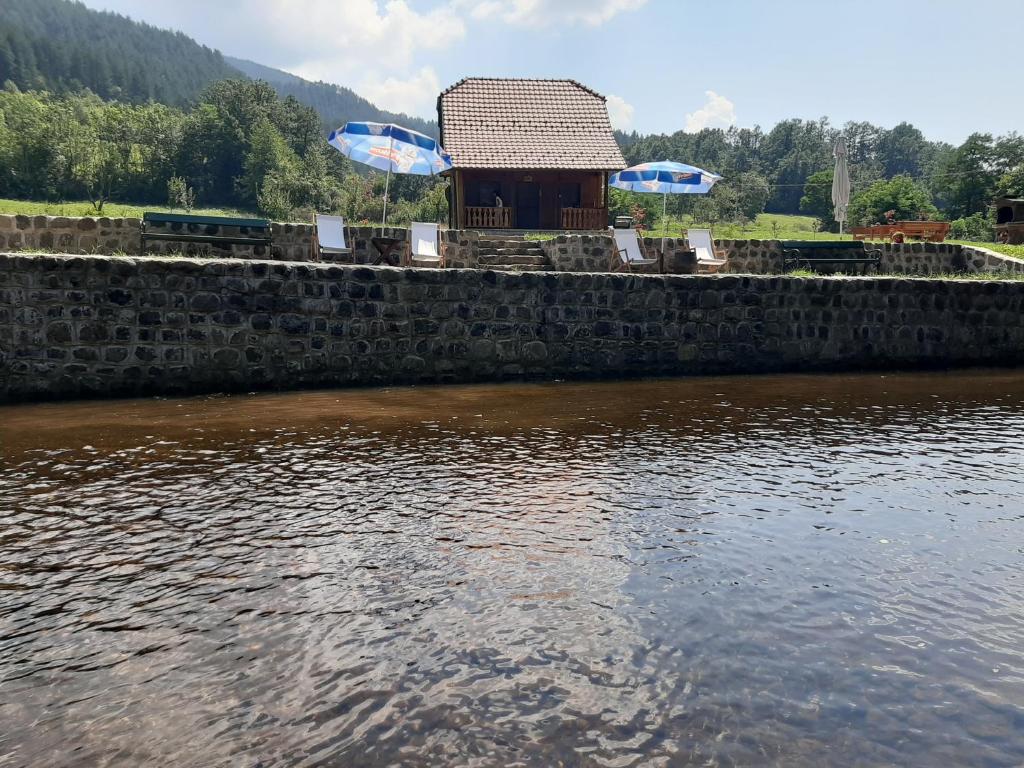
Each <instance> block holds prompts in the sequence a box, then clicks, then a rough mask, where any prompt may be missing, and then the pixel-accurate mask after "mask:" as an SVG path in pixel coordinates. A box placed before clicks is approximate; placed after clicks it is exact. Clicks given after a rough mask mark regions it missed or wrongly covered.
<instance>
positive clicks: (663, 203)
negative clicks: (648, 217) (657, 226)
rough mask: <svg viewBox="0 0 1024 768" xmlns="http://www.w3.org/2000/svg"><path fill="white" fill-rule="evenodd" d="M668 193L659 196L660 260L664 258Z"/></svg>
mask: <svg viewBox="0 0 1024 768" xmlns="http://www.w3.org/2000/svg"><path fill="white" fill-rule="evenodd" d="M667 211H668V192H664V193H662V195H661V226H662V230H661V258H663V259H664V258H665V234H666V233H667V232H668V213H667Z"/></svg>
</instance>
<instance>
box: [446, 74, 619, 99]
mask: <svg viewBox="0 0 1024 768" xmlns="http://www.w3.org/2000/svg"><path fill="white" fill-rule="evenodd" d="M481 80H483V81H488V82H497V83H571V84H572V85H575V86H576V87H577V88H579V89H580V90H581V91H586V92H587V93H589V94H590V95H591V96H596V97H597V98H599V99H600V100H601V101H604V102H607V98H605V96H603V95H602V94H600V93H598V92H597V91H595V90H594V89H593V88H590V87H589V86H586V85H584V84H583V83H581V82H580V81H579V80H576V79H575V78H572V77H464V78H462V79H461V80H459V81H458V82H455V83H452V84H451V85H449V86H448V87H447V88H445V89H444V90H443V91H441V93H440V94H439V95H438V100H440V99H441V97H443V96H446V95H447V94H449V93H451V92H452V91H454V90H455V89H456V88H458V87H459V86H461V85H465V84H466V83H468V82H471V81H481Z"/></svg>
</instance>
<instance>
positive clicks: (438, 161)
mask: <svg viewBox="0 0 1024 768" xmlns="http://www.w3.org/2000/svg"><path fill="white" fill-rule="evenodd" d="M327 143H328V144H330V145H331V146H332V147H334V148H335V149H337V150H338V151H339V152H341V154H343V155H345V157H348V158H351V159H352V160H355V161H356V162H357V163H363V164H364V165H368V166H370V167H371V168H376V169H377V170H379V171H386V172H387V174H388V175H387V179H385V181H384V217H383V219H382V220H381V227H383V226H384V222H385V221H386V220H387V215H388V186H389V185H390V183H391V174H392V173H410V174H413V175H416V176H437V175H438V174H441V173H444V172H445V171H447V170H450V169H451V167H452V159H451V157H449V155H448V153H447V152H445V151H444V150H443V149H441V145H440V144H438V143H437V142H436V141H434V139H432V138H430V137H429V136H426V135H424V134H422V133H419V132H418V131H414V130H412V129H411V128H403V127H402V126H400V125H394V124H393V123H345V125H343V126H342V127H341V128H339V129H338V130H336V131H331V135H330V136H328V137H327Z"/></svg>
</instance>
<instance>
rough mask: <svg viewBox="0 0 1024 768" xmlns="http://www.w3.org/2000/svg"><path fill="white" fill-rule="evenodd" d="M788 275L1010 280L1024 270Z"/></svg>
mask: <svg viewBox="0 0 1024 768" xmlns="http://www.w3.org/2000/svg"><path fill="white" fill-rule="evenodd" d="M786 276H787V277H886V278H898V279H905V280H1009V281H1012V282H1022V281H1024V272H938V273H935V274H933V275H915V274H911V273H909V272H880V273H878V274H874V273H873V274H870V275H847V274H843V273H842V272H833V273H826V272H814V271H813V270H810V269H793V270H790V271H789V272H787V273H786Z"/></svg>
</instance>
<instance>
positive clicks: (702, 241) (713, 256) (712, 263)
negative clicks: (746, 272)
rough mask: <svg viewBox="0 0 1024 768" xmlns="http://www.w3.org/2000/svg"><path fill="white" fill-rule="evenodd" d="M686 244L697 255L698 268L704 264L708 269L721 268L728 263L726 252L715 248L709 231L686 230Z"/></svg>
mask: <svg viewBox="0 0 1024 768" xmlns="http://www.w3.org/2000/svg"><path fill="white" fill-rule="evenodd" d="M686 242H687V243H688V244H689V246H690V248H692V249H693V251H694V252H695V253H696V254H697V265H698V266H700V265H702V264H706V265H707V266H709V267H721V266H723V265H724V264H725V263H726V262H727V261H728V259H727V258H726V256H727V254H726V252H725V251H724V250H721V249H716V248H715V241H714V238H712V237H711V230H710V229H688V230H686Z"/></svg>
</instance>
